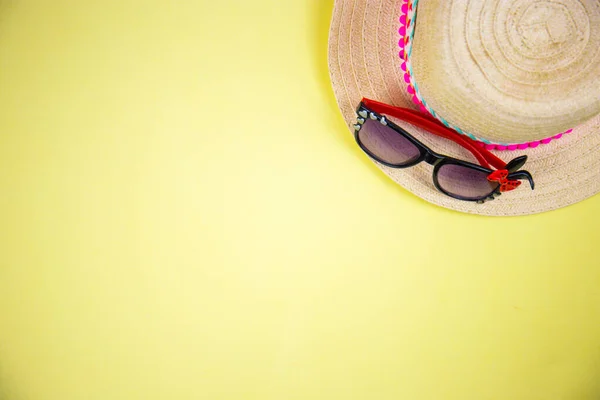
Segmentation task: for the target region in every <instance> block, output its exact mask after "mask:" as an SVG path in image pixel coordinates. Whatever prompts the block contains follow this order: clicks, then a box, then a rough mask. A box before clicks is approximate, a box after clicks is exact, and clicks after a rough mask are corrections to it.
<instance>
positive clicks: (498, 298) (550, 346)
mask: <svg viewBox="0 0 600 400" xmlns="http://www.w3.org/2000/svg"><path fill="white" fill-rule="evenodd" d="M331 9H332V1H331V0H285V1H283V0H253V1H250V0H220V1H212V0H211V1H208V0H194V1H192V0H189V1H188V0H183V1H162V0H160V1H159V0H119V1H117V0H102V1H100V0H85V1H83V0H81V1H75V0H72V1H66V0H52V1H50V0H37V1H35V0H31V1H25V0H23V1H21V0H0V399H1V400H120V399H123V400H131V399H143V400H153V399H161V400H162V399H169V400H170V399H176V400H186V399H206V400H252V399H257V400H293V399H298V400H305V399H310V400H320V399H323V400H335V399H340V400H353V399H361V400H362V399H364V400H398V399H402V400H405V399H406V400H430V399H431V400H471V399H472V400H521V399H522V400H538V399H539V400H542V399H544V400H554V399H557V400H558V399H565V400H583V399H590V400H592V399H598V398H600V397H599V396H600V255H599V247H598V246H599V245H598V243H600V231H599V229H598V226H599V223H600V197H596V198H593V199H590V200H588V201H585V202H583V203H581V204H578V205H576V206H573V207H570V208H567V209H563V210H560V211H557V212H552V213H548V214H543V215H538V216H532V217H525V218H507V219H494V218H484V217H475V216H469V215H462V214H459V213H455V212H452V211H447V210H444V209H441V208H437V207H434V206H431V205H429V204H427V203H425V202H424V201H422V200H420V199H418V198H417V197H415V196H413V195H411V194H410V193H408V192H406V191H405V190H403V189H402V188H400V187H398V186H396V185H395V184H393V183H391V182H390V181H389V180H388V179H387V178H386V177H385V176H384V175H383V174H382V173H381V172H380V171H379V170H378V169H377V168H376V167H375V166H373V165H372V163H371V162H370V161H368V160H367V159H366V157H365V156H363V154H362V153H361V152H360V151H359V150H358V149H357V147H356V146H355V144H354V142H353V139H352V137H351V135H350V134H349V132H348V131H347V129H346V128H345V125H344V122H343V121H342V118H341V116H340V115H339V113H338V111H337V108H336V105H335V100H334V98H333V95H332V92H331V89H330V84H329V77H328V71H327V59H326V53H327V34H328V32H327V31H328V24H329V18H330V15H331Z"/></svg>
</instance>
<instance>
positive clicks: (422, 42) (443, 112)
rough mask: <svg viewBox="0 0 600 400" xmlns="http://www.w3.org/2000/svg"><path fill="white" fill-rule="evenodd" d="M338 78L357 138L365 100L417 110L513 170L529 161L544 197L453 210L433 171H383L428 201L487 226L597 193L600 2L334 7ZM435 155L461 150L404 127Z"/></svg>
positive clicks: (371, 1)
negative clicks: (487, 220)
mask: <svg viewBox="0 0 600 400" xmlns="http://www.w3.org/2000/svg"><path fill="white" fill-rule="evenodd" d="M329 68H330V73H331V79H332V83H333V88H334V92H335V96H336V98H337V101H338V104H339V107H340V109H341V112H342V114H343V116H344V118H345V120H346V122H347V124H348V127H349V128H350V129H351V130H353V125H354V124H355V123H356V107H357V105H358V104H359V103H360V100H361V98H363V97H367V98H370V99H374V100H377V101H380V102H384V103H388V104H391V105H395V106H400V107H410V108H415V109H420V110H421V111H422V112H423V113H428V114H430V115H433V116H434V117H435V118H437V119H438V120H439V121H440V122H441V123H443V124H444V125H446V126H448V127H450V128H452V129H454V130H456V131H457V132H458V133H460V134H463V135H465V136H468V137H470V138H471V139H474V140H477V141H479V143H478V145H479V146H481V147H485V148H487V149H490V150H492V151H493V152H494V153H495V154H496V155H498V156H499V157H500V158H502V159H504V160H505V161H507V162H508V161H509V160H511V159H513V158H515V157H518V156H521V155H527V156H528V162H527V165H526V166H525V168H526V169H527V170H528V171H530V172H531V174H532V175H533V177H534V179H535V183H536V189H535V191H531V190H525V189H519V190H515V191H513V192H511V193H510V194H506V195H505V196H502V197H501V198H500V199H498V200H495V201H493V202H487V203H485V204H476V203H473V202H467V201H461V200H456V199H453V198H450V197H448V196H446V195H444V194H442V193H441V192H439V191H438V190H436V188H435V187H434V185H433V182H432V179H431V174H432V169H431V166H430V165H428V164H426V163H424V162H423V163H420V164H418V165H416V166H414V167H411V168H407V169H394V168H388V167H386V166H384V165H380V164H378V166H379V167H380V168H381V169H382V170H383V171H384V172H385V173H386V174H387V175H389V176H390V177H391V178H392V179H393V180H394V181H396V182H397V183H399V184H400V185H402V186H403V187H405V188H406V189H408V190H409V191H411V192H413V193H414V194H416V195H418V196H419V197H422V198H423V199H425V200H427V201H429V202H431V203H434V204H437V205H440V206H443V207H447V208H451V209H454V210H458V211H463V212H468V213H474V214H483V215H523V214H533V213H539V212H544V211H549V210H553V209H557V208H560V207H564V206H568V205H570V204H573V203H576V202H579V201H582V200H584V199H586V198H588V197H590V196H592V195H594V194H596V193H597V192H598V191H600V179H599V178H600V0H409V1H408V2H407V1H406V0H335V4H334V11H333V20H332V24H331V31H330V40H329ZM395 122H396V123H397V124H398V125H400V126H402V127H403V128H404V129H406V130H407V131H408V132H410V133H411V134H413V135H414V136H415V137H416V138H418V139H419V140H420V141H422V142H423V143H424V144H425V145H427V146H428V147H430V148H432V149H434V150H435V151H437V152H440V153H442V154H447V155H450V156H454V157H457V158H461V159H464V160H473V158H472V156H471V155H470V154H469V153H468V152H467V151H465V150H464V149H462V148H460V147H458V146H457V145H455V144H454V143H452V142H450V141H448V140H445V139H442V138H439V137H436V136H434V135H432V134H430V133H428V132H425V131H423V130H421V129H418V128H416V127H413V126H411V125H408V124H406V123H403V122H402V121H395Z"/></svg>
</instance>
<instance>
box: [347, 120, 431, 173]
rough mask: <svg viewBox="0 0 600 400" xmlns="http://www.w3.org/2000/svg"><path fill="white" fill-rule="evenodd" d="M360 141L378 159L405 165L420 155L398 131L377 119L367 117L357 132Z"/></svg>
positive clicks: (416, 148)
mask: <svg viewBox="0 0 600 400" xmlns="http://www.w3.org/2000/svg"><path fill="white" fill-rule="evenodd" d="M358 139H359V140H360V143H361V144H362V145H363V146H364V147H365V148H366V149H367V150H368V151H369V152H370V153H371V154H372V155H373V156H375V158H377V159H379V160H380V161H384V162H386V163H388V164H392V165H398V166H401V165H406V164H410V163H411V162H413V161H415V160H416V159H417V158H419V156H420V155H421V152H420V151H419V148H418V147H417V146H416V145H415V144H414V143H412V142H411V141H410V140H408V139H407V138H405V137H404V136H403V135H401V134H400V133H398V132H396V131H395V130H393V129H392V128H390V127H389V126H387V125H382V124H381V123H380V122H379V121H375V120H372V119H367V120H366V121H365V123H364V124H363V126H362V128H361V129H360V131H359V132H358Z"/></svg>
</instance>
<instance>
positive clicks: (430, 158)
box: [424, 151, 444, 166]
mask: <svg viewBox="0 0 600 400" xmlns="http://www.w3.org/2000/svg"><path fill="white" fill-rule="evenodd" d="M443 158H444V157H442V156H441V155H439V154H437V153H434V152H433V151H428V152H426V153H425V158H424V161H425V162H426V163H427V164H429V165H433V166H435V165H437V163H439V162H440V161H442V159H443Z"/></svg>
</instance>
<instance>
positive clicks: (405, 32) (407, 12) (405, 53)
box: [398, 0, 573, 151]
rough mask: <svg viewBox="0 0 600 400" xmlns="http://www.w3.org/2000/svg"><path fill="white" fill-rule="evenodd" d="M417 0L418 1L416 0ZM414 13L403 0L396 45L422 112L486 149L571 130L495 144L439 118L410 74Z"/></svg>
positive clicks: (522, 145) (524, 145) (513, 147)
mask: <svg viewBox="0 0 600 400" xmlns="http://www.w3.org/2000/svg"><path fill="white" fill-rule="evenodd" d="M417 2H418V0H417ZM415 13H416V9H414V7H413V0H403V4H402V8H401V13H400V29H399V30H398V33H399V34H400V41H399V42H398V45H399V47H400V53H399V56H400V60H401V61H402V64H401V66H400V67H401V68H402V71H404V81H405V82H406V90H407V91H408V93H409V94H410V95H412V101H413V103H415V104H416V105H417V106H418V107H419V109H420V110H421V111H422V112H424V113H427V114H430V115H432V116H433V117H435V118H437V119H438V120H440V121H441V122H443V123H444V125H446V126H448V127H449V128H452V129H454V130H455V131H457V132H458V133H460V134H462V135H465V136H467V137H470V138H471V139H473V140H475V142H476V143H477V145H478V146H479V147H483V148H485V149H487V150H501V151H502V150H525V149H528V148H536V147H538V146H539V145H540V144H548V143H550V142H551V141H552V140H556V139H560V138H561V137H563V135H566V134H569V133H571V132H573V129H569V130H568V131H565V132H563V133H559V134H557V135H554V136H551V137H548V138H546V139H542V140H535V141H532V142H525V143H515V144H496V143H486V142H484V141H482V140H481V139H478V138H477V137H475V136H473V135H471V134H466V133H465V132H463V131H461V130H460V129H458V128H456V127H453V126H452V125H450V124H448V123H447V122H446V121H445V120H443V119H441V118H440V117H439V116H438V115H437V114H436V113H435V112H432V110H431V109H430V108H428V107H427V106H426V105H425V102H424V100H423V99H422V98H421V96H420V93H419V91H418V90H415V87H416V86H417V85H416V83H415V79H414V77H413V76H412V73H411V71H412V68H411V64H410V53H411V49H412V35H413V33H414V26H413V24H414V15H415Z"/></svg>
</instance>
